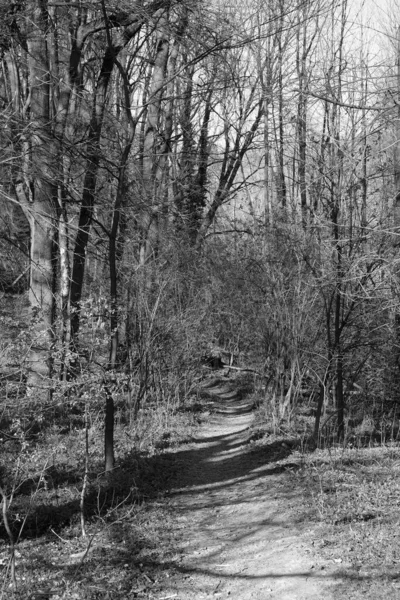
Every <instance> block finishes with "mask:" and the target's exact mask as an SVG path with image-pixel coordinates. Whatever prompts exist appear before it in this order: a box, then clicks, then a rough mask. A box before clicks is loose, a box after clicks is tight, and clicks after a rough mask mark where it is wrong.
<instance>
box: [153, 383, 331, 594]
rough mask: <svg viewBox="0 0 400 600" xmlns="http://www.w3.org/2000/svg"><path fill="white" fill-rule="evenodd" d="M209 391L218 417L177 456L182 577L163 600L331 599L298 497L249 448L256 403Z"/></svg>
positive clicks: (175, 504) (223, 389) (217, 387)
mask: <svg viewBox="0 0 400 600" xmlns="http://www.w3.org/2000/svg"><path fill="white" fill-rule="evenodd" d="M207 392H208V394H209V395H210V397H211V398H212V400H213V403H214V411H213V412H212V416H211V417H210V420H209V421H208V422H207V423H204V424H203V425H202V426H201V428H200V431H199V433H198V437H197V439H196V441H195V443H193V444H192V445H191V446H190V448H189V449H188V451H187V452H183V453H179V454H178V458H177V460H178V462H179V464H178V467H177V471H178V474H179V482H177V485H176V487H175V488H174V489H173V490H172V491H171V494H170V502H171V508H172V509H173V512H174V514H175V519H176V529H177V530H178V534H177V540H178V541H177V547H176V554H175V557H176V558H175V564H176V566H177V567H178V571H179V573H180V576H175V577H173V578H172V579H171V581H170V583H169V584H168V585H166V586H164V590H163V593H162V594H161V595H160V597H159V598H160V599H161V598H174V599H175V600H194V599H196V600H201V599H209V598H235V600H250V599H252V600H295V599H296V600H314V599H315V600H317V599H318V600H321V598H323V599H324V600H329V598H331V591H332V589H331V588H332V586H333V584H334V580H333V579H330V578H329V576H328V575H326V576H323V577H321V576H320V574H319V575H318V574H317V573H319V572H318V570H315V569H313V566H314V564H313V563H314V561H313V558H312V555H311V554H310V553H309V552H307V543H306V541H305V537H304V532H303V530H302V527H301V525H300V524H299V523H296V515H295V513H294V511H293V504H294V503H293V500H296V499H294V494H295V491H294V490H292V491H291V490H290V489H289V490H288V479H287V477H286V478H285V475H284V474H283V473H282V469H279V468H277V465H276V462H274V461H271V460H270V461H268V460H266V458H265V456H264V457H262V456H261V457H260V455H259V454H258V455H257V454H255V453H252V452H250V451H249V450H248V444H247V443H246V442H247V438H248V428H249V426H250V424H251V422H252V420H253V414H252V406H251V402H250V401H249V399H246V398H244V399H241V398H240V397H239V396H238V394H237V393H236V392H235V391H233V390H232V389H230V386H229V383H226V384H225V383H221V382H218V381H214V383H211V385H210V386H209V387H208V389H207ZM203 393H204V391H203ZM298 500H300V499H298Z"/></svg>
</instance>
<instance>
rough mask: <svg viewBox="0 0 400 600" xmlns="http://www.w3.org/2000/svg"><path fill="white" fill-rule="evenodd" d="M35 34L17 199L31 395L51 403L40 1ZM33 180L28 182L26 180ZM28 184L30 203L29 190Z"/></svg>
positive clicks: (48, 197)
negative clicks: (26, 239) (24, 232)
mask: <svg viewBox="0 0 400 600" xmlns="http://www.w3.org/2000/svg"><path fill="white" fill-rule="evenodd" d="M27 11H28V14H29V15H30V23H31V26H30V30H29V32H28V37H27V47H28V53H27V56H28V59H27V64H28V72H29V89H30V128H29V132H28V135H29V134H30V136H29V138H28V137H27V140H26V144H25V147H26V148H27V149H28V153H29V156H28V157H25V160H26V164H27V165H28V171H25V173H21V176H20V181H18V182H17V185H16V193H17V197H18V199H19V200H20V202H21V206H22V208H23V210H24V212H25V215H26V217H27V219H28V221H29V224H30V229H31V252H30V259H31V272H30V290H29V302H30V307H31V321H32V343H31V349H30V353H29V359H28V360H29V374H28V380H27V386H28V393H29V394H30V395H31V396H33V397H35V398H36V399H38V400H46V399H48V398H49V395H50V393H51V376H52V357H51V352H52V344H53V318H54V273H55V269H54V263H53V258H54V235H55V230H56V221H57V215H56V211H55V204H54V194H55V190H56V186H55V185H54V174H53V164H52V160H53V151H54V148H53V143H52V136H51V126H50V104H49V101H50V96H49V90H50V72H49V58H48V49H47V43H46V32H47V28H48V23H47V12H46V10H45V8H44V6H43V3H42V2H40V1H38V0H37V1H32V2H28V3H27ZM27 176H28V177H29V181H26V177H27ZM28 186H29V188H30V193H31V196H30V198H29V199H28V198H27V196H26V193H25V190H26V189H27V187H28Z"/></svg>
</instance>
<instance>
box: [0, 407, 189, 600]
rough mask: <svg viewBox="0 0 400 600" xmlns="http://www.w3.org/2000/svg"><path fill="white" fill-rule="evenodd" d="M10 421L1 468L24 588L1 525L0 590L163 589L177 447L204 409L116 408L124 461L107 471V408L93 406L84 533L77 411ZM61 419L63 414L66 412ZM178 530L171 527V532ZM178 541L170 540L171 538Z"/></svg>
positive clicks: (31, 593) (61, 593)
mask: <svg viewBox="0 0 400 600" xmlns="http://www.w3.org/2000/svg"><path fill="white" fill-rule="evenodd" d="M8 416H9V418H8V420H7V423H6V421H5V420H4V419H3V424H6V425H7V430H6V432H5V433H4V434H3V440H2V446H3V448H2V456H1V465H0V469H1V470H0V474H1V480H2V483H3V486H4V487H5V489H6V491H7V495H8V499H9V500H11V504H10V507H9V509H8V518H9V522H10V526H11V528H12V531H13V534H14V538H15V540H16V542H17V543H16V579H17V588H16V590H13V589H12V588H11V587H10V583H11V580H10V570H9V567H10V547H9V539H8V536H7V533H6V531H5V528H4V525H3V524H1V525H0V534H1V539H0V565H1V567H2V569H1V570H2V572H3V577H2V579H1V582H0V583H1V587H0V599H1V600H3V599H4V600H5V599H8V598H18V599H21V600H22V599H24V600H33V599H35V600H36V599H39V598H41V599H43V598H52V599H54V600H70V599H71V600H73V599H79V600H85V599H87V600H95V599H96V600H98V599H107V598H113V600H118V599H121V600H122V599H128V598H141V597H148V593H149V590H154V589H157V585H158V578H159V571H160V569H159V563H160V561H163V560H164V559H167V557H168V552H169V551H170V550H169V548H170V547H171V544H169V543H167V541H166V542H165V544H164V543H161V542H160V540H161V538H166V539H168V536H169V514H168V507H167V506H165V503H164V502H163V494H164V492H165V491H166V490H167V489H168V488H169V486H170V483H171V480H172V479H173V478H174V476H175V469H176V467H175V461H174V458H173V454H172V453H166V452H165V449H166V448H168V449H171V448H172V449H173V448H174V447H178V446H179V445H180V444H182V443H184V442H187V441H188V440H189V439H190V438H191V435H192V432H193V429H194V428H195V427H196V426H197V421H198V419H199V415H198V414H197V415H196V414H195V413H193V412H192V411H190V410H184V411H182V410H173V411H171V410H170V411H168V412H167V411H165V408H164V407H163V406H161V405H156V404H154V405H153V406H150V405H148V406H147V407H146V408H145V409H144V410H142V411H140V412H139V415H138V418H137V419H136V420H135V421H134V422H132V423H129V422H125V420H124V419H123V418H122V417H121V418H119V417H118V415H117V424H116V432H115V439H116V442H115V450H116V457H117V468H116V470H115V473H113V474H112V476H107V477H105V476H104V474H103V473H102V463H103V459H102V453H103V440H102V438H103V432H102V426H103V418H102V415H101V413H99V414H97V413H95V412H93V414H92V420H91V425H90V430H89V440H90V465H89V468H90V472H89V486H88V490H87V493H86V497H85V521H86V532H87V537H86V538H83V537H82V531H81V512H80V505H79V502H80V494H81V489H82V481H83V474H84V448H85V431H84V428H83V424H82V419H81V417H80V416H79V415H75V418H72V416H71V417H70V419H69V425H70V427H69V428H68V427H66V426H65V424H61V423H60V425H58V426H55V425H48V426H46V425H45V424H43V426H42V429H41V430H39V431H38V430H37V428H35V430H32V429H29V427H28V428H26V427H25V426H24V423H22V422H21V420H19V421H17V420H16V419H15V420H14V421H13V419H12V415H8ZM59 422H60V420H59ZM171 535H172V533H171ZM172 547H173V544H172Z"/></svg>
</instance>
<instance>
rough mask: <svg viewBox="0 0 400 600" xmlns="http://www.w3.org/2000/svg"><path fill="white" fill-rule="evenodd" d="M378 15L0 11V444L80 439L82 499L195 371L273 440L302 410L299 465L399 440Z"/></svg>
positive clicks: (397, 317) (390, 61)
mask: <svg viewBox="0 0 400 600" xmlns="http://www.w3.org/2000/svg"><path fill="white" fill-rule="evenodd" d="M375 15H376V13H375V12H373V13H372V12H371V11H370V10H369V9H368V8H367V9H366V8H365V6H364V5H362V6H360V7H359V9H357V8H355V7H354V6H353V5H352V6H350V3H348V2H347V0H334V1H333V2H332V1H329V2H328V1H326V0H303V1H298V0H273V1H271V2H269V3H266V2H260V1H257V0H247V1H246V2H236V1H235V0H232V1H231V2H229V3H227V2H222V1H221V2H219V1H218V0H216V1H215V2H214V1H213V2H210V3H207V5H206V4H205V3H203V2H199V1H198V0H155V1H153V2H149V1H144V0H138V1H129V2H128V1H127V0H123V1H122V2H113V1H108V0H100V1H91V0H88V1H82V0H78V1H77V2H68V1H65V2H63V1H60V2H58V1H55V2H46V1H44V0H35V1H20V0H18V1H15V2H14V1H12V2H5V1H3V0H2V1H1V3H0V48H1V66H2V75H1V78H0V110H1V129H0V144H1V158H0V169H1V184H0V196H1V205H0V230H1V235H0V288H1V290H2V294H1V298H0V304H1V323H2V339H1V341H0V376H1V379H0V386H1V407H2V409H1V410H2V416H1V419H2V421H1V423H2V425H1V430H2V435H3V440H2V441H3V442H4V444H7V443H9V442H10V440H11V441H12V443H13V444H16V445H15V447H14V446H13V448H14V450H15V448H16V449H17V451H18V452H17V454H18V453H20V456H23V455H24V452H26V456H25V455H24V456H25V458H24V460H26V461H27V460H28V459H27V454H28V451H27V450H26V448H30V450H29V452H32V446H31V444H32V443H33V442H32V440H36V441H37V439H38V438H39V437H40V436H41V435H43V436H44V437H47V440H48V439H50V437H51V435H54V436H55V435H56V434H57V435H58V436H59V435H61V434H62V432H64V431H71V430H72V429H71V428H75V427H77V429H78V430H79V431H80V432H82V431H83V432H85V437H84V439H85V440H86V441H85V442H84V450H83V454H82V449H81V448H79V450H76V452H77V460H78V461H79V460H81V457H82V456H84V459H82V460H83V463H82V468H81V473H82V478H83V479H82V481H83V482H84V483H83V484H82V485H83V487H82V490H83V491H82V497H85V494H86V492H87V489H88V488H87V486H88V485H89V483H90V468H92V467H90V465H91V464H92V466H93V465H96V468H94V467H93V468H94V470H95V471H96V472H97V474H98V473H99V472H101V473H103V472H104V473H109V474H112V473H113V472H114V471H115V468H116V465H118V464H120V463H121V461H122V460H125V458H126V443H125V442H126V436H130V437H129V439H130V447H131V448H132V447H136V448H141V446H142V444H143V436H144V437H145V436H146V431H147V429H146V427H144V426H143V423H145V422H146V423H148V422H153V425H154V423H155V422H157V423H158V424H159V435H160V436H161V437H160V439H161V438H162V437H163V436H164V438H167V437H168V435H170V434H169V433H168V427H171V423H175V422H176V421H177V420H178V416H177V415H178V414H179V413H180V412H182V411H184V410H186V409H187V408H188V405H190V406H192V404H190V403H191V402H193V398H195V397H196V389H197V385H198V382H199V379H200V378H201V376H202V375H201V373H202V370H201V367H200V365H201V363H202V361H203V362H204V359H205V358H206V359H207V360H208V362H209V360H210V357H214V358H218V359H222V360H223V361H224V362H225V363H227V364H230V365H231V366H236V367H242V368H245V367H248V368H250V369H251V370H252V371H251V372H252V373H253V375H254V381H255V383H254V386H255V388H256V390H257V394H258V401H257V402H258V404H259V405H261V406H263V407H264V411H265V415H266V416H265V418H266V419H267V420H268V421H269V422H270V423H272V425H273V428H274V430H275V431H278V430H279V429H280V428H281V427H282V426H283V424H286V425H287V424H288V423H289V424H290V423H293V422H296V418H297V416H298V415H299V414H300V413H301V412H302V411H303V414H305V413H304V409H305V408H306V409H307V411H308V413H307V414H308V415H309V416H311V417H312V419H310V420H309V421H308V422H307V425H306V431H305V433H304V435H306V436H307V438H310V439H312V440H313V443H314V445H321V444H325V443H330V442H332V441H333V440H338V441H339V442H341V443H342V442H343V443H349V442H351V441H352V440H354V439H355V438H356V437H357V436H359V437H360V435H361V436H364V435H368V436H369V439H374V440H379V441H380V442H381V441H384V440H387V439H393V438H396V437H397V435H398V431H399V409H398V406H399V402H400V396H399V385H400V305H399V290H400V288H399V285H400V276H399V251H398V248H399V227H400V33H399V31H400V30H399V29H398V26H397V23H398V20H399V18H398V15H399V12H398V9H396V8H395V7H393V8H391V9H389V8H387V9H386V14H385V15H384V17H385V19H383V22H382V24H379V23H378V21H377V19H376V18H375ZM385 20H386V25H385ZM155 415H157V418H155ZM103 421H104V450H102V451H101V452H100V450H99V449H98V448H97V447H96V450H93V454H92V455H91V450H90V447H89V441H90V440H91V439H92V438H95V439H96V440H97V441H98V436H99V435H100V434H99V432H100V430H101V429H102V423H103ZM139 423H140V424H141V426H140V427H139ZM49 432H51V435H50V433H49ZM116 434H117V435H116ZM35 436H36V437H35ZM49 436H50V437H49ZM57 439H58V438H57ZM36 441H35V443H36ZM102 443H103V442H102ZM11 454H12V452H11ZM103 459H104V464H102V461H103ZM96 461H97V462H96ZM101 464H102V466H101V467H100V465H101ZM29 468H30V467H29ZM29 468H28V470H29ZM47 468H48V466H47V465H46V468H45V469H44V470H45V471H46V470H47ZM18 469H20V465H19V463H18V465H17V467H15V465H13V467H12V468H11V467H10V466H9V465H5V466H4V467H3V471H2V473H3V472H4V474H5V475H4V477H3V482H2V485H1V490H2V492H1V493H2V496H3V500H4V505H5V506H6V507H7V506H8V504H9V502H10V501H11V500H12V499H13V494H14V492H15V490H17V489H20V488H19V487H18V486H20V483H21V481H22V480H24V478H25V477H26V473H25V474H21V472H18V473H17V474H16V471H18ZM6 481H12V482H14V483H13V484H12V485H11V487H9V488H8V487H7V485H8V484H6ZM15 482H17V483H15Z"/></svg>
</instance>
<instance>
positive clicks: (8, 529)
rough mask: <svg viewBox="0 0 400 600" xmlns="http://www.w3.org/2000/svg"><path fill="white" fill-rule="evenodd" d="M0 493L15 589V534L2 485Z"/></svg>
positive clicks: (14, 587)
mask: <svg viewBox="0 0 400 600" xmlns="http://www.w3.org/2000/svg"><path fill="white" fill-rule="evenodd" d="M0 495H1V497H2V499H3V502H2V504H3V511H2V512H3V521H4V527H5V528H6V532H7V535H8V538H9V540H10V577H11V586H12V588H13V589H14V590H15V589H16V588H17V578H16V576H15V541H14V536H13V533H12V531H11V527H10V522H9V520H8V504H7V495H6V493H5V491H4V490H3V488H2V487H1V486H0Z"/></svg>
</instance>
